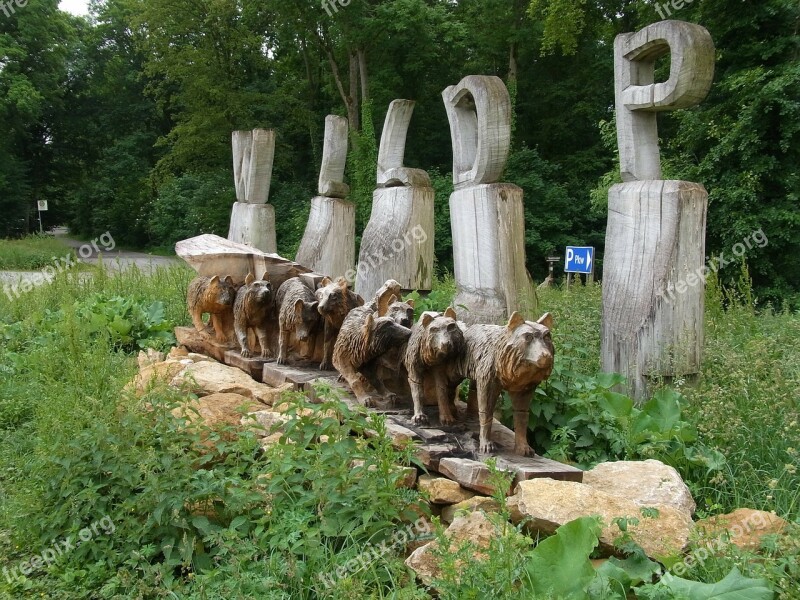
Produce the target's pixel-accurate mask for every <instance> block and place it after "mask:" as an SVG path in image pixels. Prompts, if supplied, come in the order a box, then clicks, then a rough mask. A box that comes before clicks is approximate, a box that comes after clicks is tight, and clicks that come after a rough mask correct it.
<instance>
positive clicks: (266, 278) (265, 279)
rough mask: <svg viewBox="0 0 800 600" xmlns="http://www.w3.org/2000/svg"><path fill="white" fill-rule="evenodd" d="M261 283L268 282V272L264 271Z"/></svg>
mask: <svg viewBox="0 0 800 600" xmlns="http://www.w3.org/2000/svg"><path fill="white" fill-rule="evenodd" d="M261 281H269V271H264V275H263V276H262V277H261Z"/></svg>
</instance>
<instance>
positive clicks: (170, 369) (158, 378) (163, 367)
mask: <svg viewBox="0 0 800 600" xmlns="http://www.w3.org/2000/svg"><path fill="white" fill-rule="evenodd" d="M186 366H187V365H185V364H182V363H181V362H179V361H175V360H169V361H166V362H162V363H156V364H152V365H148V366H146V367H144V368H143V369H142V370H141V371H140V372H139V373H138V374H137V375H136V377H134V378H133V381H131V382H130V383H128V385H126V386H125V390H126V391H128V392H133V393H134V394H136V395H137V396H141V395H142V394H144V393H146V392H147V391H148V390H150V389H151V388H152V387H156V386H158V385H168V384H169V382H170V381H172V379H173V378H174V377H175V376H176V375H177V374H178V373H180V372H181V371H183V370H184V369H185V368H186Z"/></svg>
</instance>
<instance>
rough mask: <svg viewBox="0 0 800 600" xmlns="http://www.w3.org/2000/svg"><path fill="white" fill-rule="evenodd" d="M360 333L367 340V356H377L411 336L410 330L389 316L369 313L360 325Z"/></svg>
mask: <svg viewBox="0 0 800 600" xmlns="http://www.w3.org/2000/svg"><path fill="white" fill-rule="evenodd" d="M362 335H363V336H364V339H365V340H366V341H367V353H368V356H379V355H381V354H383V353H385V352H388V351H389V350H391V349H392V348H398V347H399V346H402V345H403V344H405V343H406V342H407V341H408V338H409V337H411V330H410V329H409V328H408V327H403V326H402V325H400V324H399V323H397V322H395V321H394V320H393V319H392V318H391V317H375V315H374V314H373V313H369V314H368V315H367V319H366V320H365V321H364V325H363V327H362Z"/></svg>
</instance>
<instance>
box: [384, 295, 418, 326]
mask: <svg viewBox="0 0 800 600" xmlns="http://www.w3.org/2000/svg"><path fill="white" fill-rule="evenodd" d="M378 316H380V317H389V318H390V319H392V321H394V322H395V323H397V324H398V325H402V326H403V327H408V328H411V326H412V325H413V324H414V301H413V300H409V301H408V302H401V301H400V300H398V299H397V297H396V296H395V295H392V296H390V297H389V299H388V300H387V301H386V302H381V303H380V305H379V307H378Z"/></svg>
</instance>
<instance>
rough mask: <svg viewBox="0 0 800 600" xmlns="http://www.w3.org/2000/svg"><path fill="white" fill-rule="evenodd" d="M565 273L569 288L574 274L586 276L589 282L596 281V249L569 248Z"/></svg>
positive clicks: (590, 247)
mask: <svg viewBox="0 0 800 600" xmlns="http://www.w3.org/2000/svg"><path fill="white" fill-rule="evenodd" d="M564 272H565V273H566V274H567V288H568V289H569V283H570V281H571V279H572V274H573V273H577V274H580V275H586V276H587V280H588V281H593V280H594V247H592V246H567V254H566V259H565V261H564Z"/></svg>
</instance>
